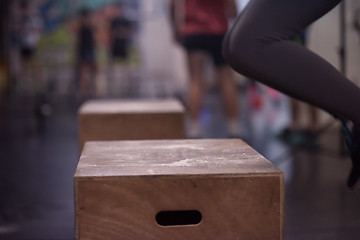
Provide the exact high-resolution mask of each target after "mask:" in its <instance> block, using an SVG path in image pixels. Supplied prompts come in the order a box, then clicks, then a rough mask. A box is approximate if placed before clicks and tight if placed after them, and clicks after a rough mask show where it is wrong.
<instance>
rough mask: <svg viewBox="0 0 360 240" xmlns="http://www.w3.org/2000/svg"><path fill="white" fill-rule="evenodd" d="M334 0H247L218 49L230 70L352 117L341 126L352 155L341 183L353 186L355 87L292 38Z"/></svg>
mask: <svg viewBox="0 0 360 240" xmlns="http://www.w3.org/2000/svg"><path fill="white" fill-rule="evenodd" d="M339 2H341V0H271V1H270V0H252V1H251V2H250V4H249V5H248V6H247V8H246V9H245V10H244V12H243V13H242V14H241V15H240V16H239V17H238V19H237V21H236V22H235V24H234V25H233V28H232V29H231V31H229V32H228V33H227V36H226V37H225V40H224V45H223V54H224V57H225V59H227V61H228V62H229V64H230V65H231V66H232V67H233V68H234V69H235V70H236V71H238V72H240V73H242V74H244V75H247V76H249V77H251V78H253V79H257V80H259V81H261V82H263V83H265V84H267V85H269V86H271V87H273V88H276V89H278V90H280V91H283V92H285V93H287V94H288V95H290V96H292V97H295V98H298V99H300V100H303V101H305V102H308V103H310V104H313V105H315V106H317V107H320V108H322V109H324V110H326V111H328V112H330V113H332V114H334V115H335V116H337V117H339V118H340V119H342V120H346V119H348V120H352V121H353V123H354V124H355V126H354V128H353V130H352V132H350V131H348V130H346V131H345V132H346V133H347V139H348V141H347V143H348V147H349V150H350V154H351V159H352V169H351V172H350V175H349V178H348V182H347V185H348V187H349V188H350V189H352V190H356V189H357V188H358V187H360V107H359V103H360V89H359V88H358V87H357V86H356V85H354V84H353V83H352V82H350V81H349V80H348V79H346V78H345V77H344V76H343V75H342V74H341V73H340V72H339V71H337V70H336V69H335V68H334V67H333V66H331V65H330V64H329V63H327V62H326V61H325V60H323V59H322V58H320V57H319V56H317V55H316V54H314V53H312V52H311V51H309V50H307V49H306V48H304V47H302V46H300V45H298V44H296V43H294V42H293V41H292V39H294V38H295V37H296V36H297V35H298V34H300V33H301V32H302V31H303V30H304V29H305V28H306V27H307V26H308V25H309V24H311V23H312V22H314V21H315V20H317V19H318V18H320V17H321V16H323V15H324V14H325V13H327V12H329V11H330V10H331V9H333V8H334V7H335V6H336V5H337V4H338V3H339ZM345 129H346V128H345Z"/></svg>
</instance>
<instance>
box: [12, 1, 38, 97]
mask: <svg viewBox="0 0 360 240" xmlns="http://www.w3.org/2000/svg"><path fill="white" fill-rule="evenodd" d="M19 4H20V5H19V14H18V19H16V20H15V23H14V24H15V27H14V35H13V44H15V45H17V46H18V47H17V48H18V50H19V52H20V66H19V69H18V71H19V74H18V75H17V78H18V79H17V80H18V82H19V87H20V89H21V90H22V91H25V92H27V93H31V94H34V93H36V91H39V88H40V87H41V81H40V80H41V69H40V64H39V62H38V61H37V59H36V50H37V46H38V42H39V40H40V35H41V29H42V19H41V18H40V17H39V15H38V13H37V11H36V10H35V7H34V6H33V5H31V2H30V1H26V0H24V1H21V2H20V3H19ZM34 91H35V92H34Z"/></svg>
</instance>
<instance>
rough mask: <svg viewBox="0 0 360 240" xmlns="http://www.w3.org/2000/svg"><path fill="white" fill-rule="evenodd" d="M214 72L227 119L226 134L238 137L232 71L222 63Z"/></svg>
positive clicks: (235, 95) (235, 92) (235, 97)
mask: <svg viewBox="0 0 360 240" xmlns="http://www.w3.org/2000/svg"><path fill="white" fill-rule="evenodd" d="M216 73H217V80H218V82H219V85H220V90H221V97H222V101H223V105H224V110H225V116H226V120H227V132H228V136H229V137H239V136H240V131H239V126H238V125H239V124H238V114H237V113H238V110H237V91H236V86H235V83H234V77H233V71H232V70H231V68H230V67H229V66H228V65H224V64H223V65H220V66H218V67H217V68H216Z"/></svg>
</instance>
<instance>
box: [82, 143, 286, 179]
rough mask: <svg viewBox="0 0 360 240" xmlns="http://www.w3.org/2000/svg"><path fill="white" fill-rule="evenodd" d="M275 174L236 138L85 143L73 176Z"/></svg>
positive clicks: (275, 172)
mask: <svg viewBox="0 0 360 240" xmlns="http://www.w3.org/2000/svg"><path fill="white" fill-rule="evenodd" d="M210 174H211V175H213V174H218V175H224V174H225V175H256V174H259V175H279V174H282V172H281V170H279V169H278V168H277V167H275V166H274V165H273V164H272V163H271V162H269V161H268V160H266V159H265V158H264V157H263V156H262V155H260V154H259V153H258V152H256V151H255V150H253V149H252V148H251V147H249V146H248V145H247V144H246V143H244V142H243V141H241V140H240V139H220V140H219V139H216V140H215V139H211V140H210V139H209V140H147V141H104V142H87V143H86V145H85V148H84V151H83V152H82V155H81V157H80V160H79V163H78V166H77V170H76V173H75V177H81V178H83V177H85V178H86V177H90V178H94V177H121V176H124V177H125V176H159V175H163V176H170V175H173V176H178V175H198V176H203V175H210Z"/></svg>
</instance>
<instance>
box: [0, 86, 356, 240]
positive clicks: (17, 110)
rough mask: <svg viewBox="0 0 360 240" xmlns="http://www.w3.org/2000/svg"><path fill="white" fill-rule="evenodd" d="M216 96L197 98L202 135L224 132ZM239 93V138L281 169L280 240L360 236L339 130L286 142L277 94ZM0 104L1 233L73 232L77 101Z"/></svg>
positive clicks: (9, 100)
mask: <svg viewBox="0 0 360 240" xmlns="http://www.w3.org/2000/svg"><path fill="white" fill-rule="evenodd" d="M239 94H240V95H241V96H244V90H243V89H241V88H240V89H239ZM218 100H219V99H218V94H217V92H216V91H211V92H209V94H207V96H206V99H205V101H204V109H203V111H202V114H201V116H202V118H201V119H202V123H203V124H204V129H205V137H208V138H209V137H216V138H222V137H225V136H226V134H225V132H224V129H223V127H222V126H223V123H224V118H223V117H222V113H221V109H220V107H221V104H220V103H219V101H218ZM245 100H246V98H244V97H239V108H240V109H241V112H242V113H243V117H242V119H241V122H240V123H239V124H241V125H242V130H243V137H244V139H245V140H246V141H247V142H248V143H249V144H250V145H251V146H253V147H254V148H255V149H256V150H258V151H259V152H260V153H262V154H263V155H264V156H265V157H267V158H268V159H269V160H271V161H272V162H273V163H274V164H275V165H277V166H278V167H279V168H280V169H282V170H283V171H284V173H285V229H284V232H285V240H298V239H299V240H304V239H312V240H320V239H326V240H339V239H347V240H351V239H360V192H357V193H349V192H348V191H347V189H346V188H345V180H346V177H347V174H348V171H349V167H350V161H349V159H348V157H347V156H344V155H341V154H340V142H339V141H340V137H339V136H340V134H339V131H337V130H336V129H335V130H332V129H326V130H325V131H324V132H323V133H322V134H321V135H320V136H319V139H318V146H317V147H314V146H299V145H290V144H288V143H285V142H283V141H281V140H279V138H277V137H276V135H277V134H278V133H279V131H280V130H281V129H282V128H283V127H284V126H285V125H286V122H287V121H288V118H289V116H288V115H289V114H288V106H287V103H286V101H285V100H284V98H283V97H281V98H280V99H278V100H276V101H265V103H264V104H265V105H263V106H262V108H260V109H257V110H254V109H251V108H249V107H248V104H247V102H246V101H245ZM0 105H1V106H0V136H1V137H0V153H1V157H0V239H3V240H10V239H48V240H55V239H74V207H73V182H72V181H73V174H74V171H75V168H76V163H77V158H78V150H77V122H76V114H77V108H78V105H79V104H78V103H76V100H75V98H72V97H59V96H58V97H56V98H54V99H53V109H52V110H53V113H52V114H51V115H50V116H49V117H46V118H43V117H40V116H39V115H38V114H37V113H36V112H37V111H34V109H35V106H36V101H34V100H33V98H29V97H3V98H2V99H1V103H0ZM259 227H261V226H259Z"/></svg>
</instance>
